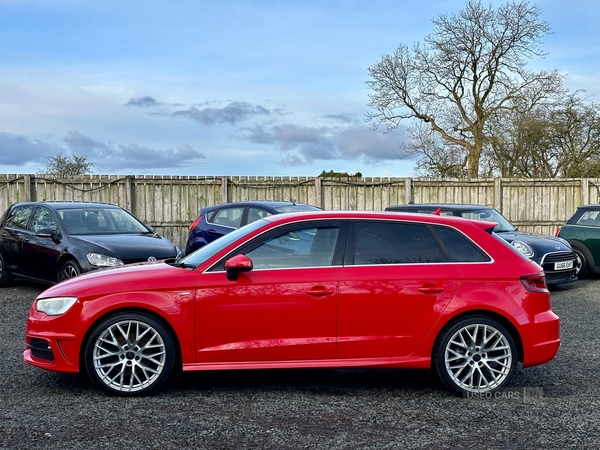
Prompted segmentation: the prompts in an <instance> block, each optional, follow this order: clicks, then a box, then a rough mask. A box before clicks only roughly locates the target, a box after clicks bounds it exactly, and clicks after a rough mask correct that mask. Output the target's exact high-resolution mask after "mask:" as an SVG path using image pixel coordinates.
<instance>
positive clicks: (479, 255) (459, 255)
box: [435, 226, 490, 262]
mask: <svg viewBox="0 0 600 450" xmlns="http://www.w3.org/2000/svg"><path fill="white" fill-rule="evenodd" d="M435 233H436V235H437V236H438V238H439V239H440V241H441V242H442V244H443V245H444V247H445V248H446V250H447V253H448V256H449V257H450V259H451V260H452V261H455V262H486V261H490V257H489V256H488V255H486V254H485V253H484V252H483V251H482V250H481V249H480V248H479V247H478V246H477V245H476V244H475V243H473V242H472V241H471V240H470V239H469V238H467V237H466V236H465V235H463V234H462V233H460V232H459V231H457V230H455V229H454V228H450V227H442V226H436V227H435Z"/></svg>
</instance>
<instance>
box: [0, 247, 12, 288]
mask: <svg viewBox="0 0 600 450" xmlns="http://www.w3.org/2000/svg"><path fill="white" fill-rule="evenodd" d="M11 284H12V274H11V273H10V270H8V267H6V259H4V255H3V254H2V252H0V287H5V286H10V285H11Z"/></svg>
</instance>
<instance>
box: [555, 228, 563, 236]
mask: <svg viewBox="0 0 600 450" xmlns="http://www.w3.org/2000/svg"><path fill="white" fill-rule="evenodd" d="M561 228H562V227H558V228H557V229H556V233H554V236H558V235H559V233H560V229H561Z"/></svg>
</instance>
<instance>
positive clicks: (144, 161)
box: [64, 131, 206, 171]
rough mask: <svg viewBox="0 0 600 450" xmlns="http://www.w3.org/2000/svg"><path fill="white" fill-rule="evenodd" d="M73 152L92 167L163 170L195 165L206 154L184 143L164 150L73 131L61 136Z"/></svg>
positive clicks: (199, 162)
mask: <svg viewBox="0 0 600 450" xmlns="http://www.w3.org/2000/svg"><path fill="white" fill-rule="evenodd" d="M64 141H65V143H66V144H67V147H68V148H69V150H70V151H71V153H73V154H77V155H83V156H86V157H87V158H88V159H89V160H90V161H91V162H93V163H94V167H95V168H97V169H98V168H102V169H104V170H109V171H110V170H119V171H120V170H122V169H129V168H131V169H143V170H145V169H163V168H165V167H173V168H180V167H189V166H193V165H198V164H201V163H202V162H203V160H205V159H206V156H205V155H204V154H203V153H201V152H199V151H197V150H195V149H194V148H193V147H192V146H190V145H188V144H182V145H179V146H177V147H172V148H167V149H156V148H150V147H146V146H143V145H138V144H133V143H130V144H115V143H104V142H98V141H96V140H94V139H92V138H90V137H88V136H85V135H83V134H81V133H79V132H77V131H71V132H69V134H68V136H66V137H65V138H64Z"/></svg>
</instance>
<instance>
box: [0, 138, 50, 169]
mask: <svg viewBox="0 0 600 450" xmlns="http://www.w3.org/2000/svg"><path fill="white" fill-rule="evenodd" d="M60 150H61V149H60V147H58V146H56V145H53V144H50V143H48V142H45V141H42V140H39V139H31V138H28V137H26V136H21V135H16V134H11V133H2V132H0V165H7V166H24V165H25V164H28V163H31V162H35V163H45V162H48V161H47V158H48V157H49V156H53V155H56V154H58V153H60Z"/></svg>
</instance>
